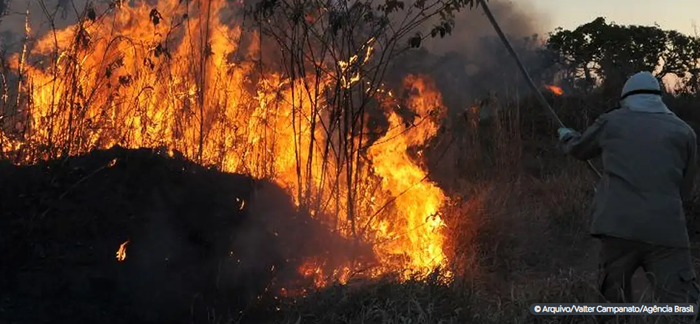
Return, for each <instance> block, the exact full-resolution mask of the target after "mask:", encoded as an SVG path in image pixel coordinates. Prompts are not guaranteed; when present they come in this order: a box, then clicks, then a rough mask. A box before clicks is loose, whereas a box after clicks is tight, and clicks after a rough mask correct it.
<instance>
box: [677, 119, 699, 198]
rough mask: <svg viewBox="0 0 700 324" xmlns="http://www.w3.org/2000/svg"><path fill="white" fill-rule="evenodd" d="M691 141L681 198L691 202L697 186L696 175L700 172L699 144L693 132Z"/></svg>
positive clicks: (689, 142)
mask: <svg viewBox="0 0 700 324" xmlns="http://www.w3.org/2000/svg"><path fill="white" fill-rule="evenodd" d="M690 134H691V139H690V140H689V141H688V161H687V163H686V167H685V170H683V187H682V188H681V198H682V199H683V201H689V200H690V199H691V198H692V197H691V196H692V195H691V193H692V191H693V187H694V186H695V174H696V173H697V171H698V144H697V138H696V135H695V132H693V131H691V132H690Z"/></svg>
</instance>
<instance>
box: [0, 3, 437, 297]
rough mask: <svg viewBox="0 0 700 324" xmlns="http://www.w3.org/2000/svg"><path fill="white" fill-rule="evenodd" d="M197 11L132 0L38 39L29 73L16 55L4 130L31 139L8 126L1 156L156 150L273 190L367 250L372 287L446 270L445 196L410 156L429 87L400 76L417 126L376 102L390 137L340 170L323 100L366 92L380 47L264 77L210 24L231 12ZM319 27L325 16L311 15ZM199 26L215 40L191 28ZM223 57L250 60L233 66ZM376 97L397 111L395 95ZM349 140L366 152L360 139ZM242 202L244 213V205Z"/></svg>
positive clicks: (324, 278)
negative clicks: (15, 93)
mask: <svg viewBox="0 0 700 324" xmlns="http://www.w3.org/2000/svg"><path fill="white" fill-rule="evenodd" d="M188 5H189V7H188ZM96 6H98V5H96ZM203 8H207V6H200V5H199V4H198V1H191V2H182V1H179V0H159V1H158V6H157V11H156V12H155V13H154V9H153V7H152V6H150V5H149V3H148V2H147V1H142V2H137V4H136V5H135V6H133V7H129V6H121V7H114V8H111V9H105V14H104V15H98V16H99V19H96V20H94V21H89V20H88V21H83V22H80V23H78V24H77V25H75V26H69V27H67V28H65V29H62V30H57V31H56V33H51V34H50V35H46V36H44V37H41V38H39V39H38V40H37V41H36V42H35V43H34V47H33V49H32V52H33V53H32V55H31V56H27V57H40V56H43V57H42V58H41V60H40V61H39V62H40V63H41V64H29V63H31V62H28V63H25V60H24V59H23V58H24V55H23V54H22V55H16V56H15V57H13V59H12V60H11V65H12V68H13V70H15V71H21V72H22V73H23V74H24V75H25V76H26V77H25V78H24V81H23V83H22V85H21V90H22V94H23V97H22V98H23V102H24V103H23V105H25V106H27V107H26V108H27V109H18V111H22V112H23V115H17V116H13V117H12V118H5V119H6V120H3V122H4V123H7V125H12V126H13V127H14V125H15V122H16V123H22V122H26V125H28V126H27V127H28V129H29V130H30V131H29V132H28V133H26V134H23V135H22V136H13V135H12V134H9V131H8V129H9V128H10V127H5V128H0V144H2V147H1V148H0V149H2V151H3V152H4V153H7V154H10V153H12V152H19V151H26V150H31V149H32V148H37V150H38V148H44V147H55V148H59V149H55V150H53V151H37V153H36V154H32V155H26V156H23V159H24V160H23V161H24V162H26V163H31V162H34V161H36V160H38V159H44V158H50V157H55V156H56V155H57V154H58V153H57V152H67V153H68V154H70V155H76V154H81V153H85V152H87V151H89V150H92V149H95V148H108V147H111V146H113V145H117V144H118V145H121V146H124V147H128V148H140V147H149V148H161V147H164V148H167V152H168V155H170V156H173V155H174V153H173V152H174V151H178V152H181V153H182V155H184V156H185V157H186V158H188V159H191V160H193V161H196V162H198V163H201V164H203V165H217V166H219V167H220V169H221V170H223V171H226V172H235V173H245V174H248V175H251V176H252V177H255V178H265V179H272V180H273V181H274V182H276V183H277V184H278V185H280V186H281V187H283V188H284V189H285V190H286V191H287V192H288V193H289V194H290V195H291V196H292V197H293V198H294V202H295V204H296V205H297V206H302V205H304V206H305V207H306V208H307V209H309V210H310V213H311V214H312V215H314V217H317V218H318V219H320V220H321V221H323V223H325V224H329V226H333V227H335V228H333V229H334V230H336V231H337V232H338V233H341V235H344V236H345V237H348V238H353V239H356V238H357V239H359V240H361V241H363V242H366V243H369V244H372V247H373V252H374V254H375V257H376V259H377V260H379V266H377V267H376V268H375V269H374V270H373V271H370V276H376V275H379V274H382V273H386V272H402V273H403V274H402V277H403V278H407V277H408V276H409V275H410V274H424V275H427V273H428V272H429V271H431V270H433V268H435V267H444V266H446V265H447V261H448V260H447V257H446V255H445V253H444V251H443V245H444V244H445V240H446V239H445V235H444V234H443V233H442V228H443V227H444V226H445V223H444V222H443V220H442V217H441V215H440V211H441V208H442V206H443V203H444V201H445V199H446V197H445V194H444V192H443V191H442V190H441V189H440V188H439V187H438V186H437V185H436V184H435V183H432V182H431V181H429V180H428V179H427V171H426V170H427V168H426V166H425V165H424V163H425V161H424V159H423V157H422V156H420V155H419V156H418V157H413V156H411V155H410V154H409V150H410V149H412V148H415V147H419V148H420V147H421V146H424V145H426V144H427V143H428V141H429V140H430V139H431V138H432V137H434V136H435V135H436V133H437V130H438V127H439V124H438V118H439V117H440V116H442V115H443V114H444V110H445V108H444V106H443V104H442V98H441V96H440V93H439V92H438V91H437V90H436V88H435V85H434V84H433V83H432V82H431V81H430V80H429V79H427V78H425V77H419V76H409V77H407V78H406V79H405V81H404V86H405V87H408V88H411V89H412V90H414V91H413V92H414V94H411V95H409V96H408V101H407V106H408V107H407V108H408V109H410V110H411V111H413V112H414V113H415V114H416V116H417V117H416V120H414V124H413V125H408V126H407V125H406V124H405V123H404V122H403V120H402V118H401V117H400V116H399V115H398V114H396V113H394V112H393V111H391V110H390V108H391V107H388V106H389V105H388V104H384V105H383V106H384V107H383V108H385V109H386V113H385V114H386V116H387V118H388V119H389V124H390V127H389V131H388V132H387V133H386V134H385V135H384V136H383V137H382V138H381V139H379V140H377V141H376V143H374V144H373V145H372V146H370V148H369V150H368V151H367V152H366V156H364V157H363V159H357V160H358V161H360V162H358V165H350V166H348V165H347V164H346V163H345V161H343V159H342V157H340V156H336V157H332V158H329V157H328V155H329V154H331V155H332V154H337V153H335V152H342V144H341V143H338V141H339V138H340V139H342V138H343V131H342V130H337V127H336V128H335V129H336V130H331V131H329V130H328V128H326V125H331V124H333V123H335V122H336V121H334V120H332V118H333V117H331V115H330V113H327V111H330V110H331V109H330V107H331V106H332V105H333V103H329V102H327V100H328V99H327V98H329V97H332V96H333V95H334V94H333V93H334V90H333V87H334V85H335V84H336V83H337V82H336V81H338V80H340V83H341V86H342V87H343V88H346V89H351V88H353V87H354V88H360V87H359V86H357V85H364V84H365V83H364V82H365V81H366V80H363V78H365V76H364V75H363V74H362V73H361V72H362V66H363V65H364V64H367V63H368V62H369V61H370V56H371V55H372V53H373V50H374V49H373V46H379V45H380V44H379V43H377V44H376V45H375V41H374V39H368V40H367V42H366V43H365V45H363V46H361V48H360V49H359V50H358V52H357V53H356V54H352V55H348V57H347V58H346V59H344V60H338V61H337V62H335V63H324V64H329V65H332V66H329V68H326V69H317V70H318V71H338V72H333V73H337V74H331V73H330V72H324V73H329V74H328V75H326V74H324V75H320V76H316V75H312V73H308V75H307V76H305V77H304V78H301V77H298V78H296V79H291V78H288V77H286V76H285V75H283V74H282V73H281V72H275V71H273V72H267V73H264V74H263V75H261V74H262V73H261V69H260V67H259V65H257V63H256V61H255V59H254V58H257V57H258V55H257V54H258V53H259V51H260V48H259V47H260V44H259V42H258V41H253V42H246V41H243V36H245V35H247V34H245V33H247V32H246V31H245V30H244V29H243V28H242V27H241V25H236V24H233V23H231V22H228V21H227V22H226V23H224V22H222V21H221V20H220V19H221V18H222V17H230V15H227V14H224V13H225V10H230V8H227V1H225V0H212V1H211V9H209V10H210V12H208V13H207V12H202V10H207V9H203ZM207 17H211V18H207ZM185 19H186V20H187V22H186V23H183V22H184V20H185ZM322 19H324V18H323V15H322V14H319V15H318V16H314V17H313V20H314V21H320V20H322ZM320 25H322V24H320ZM197 26H199V27H197ZM204 26H209V27H207V30H209V31H211V32H210V33H204V32H200V31H197V32H193V31H190V30H187V28H195V29H196V28H202V30H204V28H205V27H204ZM28 30H29V28H28ZM248 36H250V35H248ZM253 36H254V35H253ZM168 37H177V41H173V40H172V39H169V38H168ZM251 38H253V39H257V38H256V37H251ZM136 40H138V41H136ZM56 44H57V45H58V49H57V53H58V55H54V53H56ZM240 44H248V45H247V46H246V47H243V46H242V45H240ZM233 54H236V55H235V56H236V57H243V58H245V57H250V58H251V59H250V60H246V59H243V60H240V61H239V60H236V61H235V63H234V62H233V60H232V59H231V57H233V56H234V55H233ZM319 73H320V72H319ZM309 84H318V89H319V91H318V93H317V94H314V91H308V89H307V88H306V86H308V85H309ZM323 89H330V90H323ZM378 93H380V95H379V96H380V97H381V96H386V97H387V98H379V99H382V100H384V99H386V100H385V101H387V102H390V103H392V107H394V106H395V102H394V101H395V100H394V99H392V98H393V97H392V93H391V91H387V90H384V89H382V91H379V92H378ZM319 125H323V126H319ZM331 129H333V128H331ZM360 131H362V130H360ZM348 142H349V143H351V144H352V145H354V147H364V146H365V145H366V144H367V143H366V139H365V142H360V140H359V139H350V140H348ZM318 143H328V147H329V149H328V150H326V151H325V152H324V150H323V149H322V148H318V146H319V145H318ZM328 152H333V153H328ZM349 154H350V155H352V154H355V153H353V152H350V153H349ZM363 154H364V153H363ZM351 174H352V175H353V176H352V177H350V179H351V180H348V179H349V177H348V175H351ZM348 181H353V182H356V184H355V183H348ZM238 203H239V205H238V206H239V208H240V209H243V208H244V206H245V204H246V203H245V201H243V200H240V201H238ZM351 224H352V225H351ZM128 242H129V241H126V242H124V243H123V244H122V246H121V247H120V249H119V251H118V252H117V259H118V260H119V261H123V260H124V259H125V258H126V244H127V243H128ZM348 258H349V256H348ZM359 266H366V265H358V264H355V263H354V262H353V261H351V260H348V261H347V262H345V264H341V265H332V266H331V267H332V269H327V267H329V265H328V264H327V263H326V262H323V261H322V260H316V259H313V260H308V261H307V262H306V263H305V264H304V265H303V266H302V267H300V268H299V272H300V273H301V274H303V275H306V276H309V277H313V278H314V281H315V282H316V283H315V284H316V285H317V286H324V285H326V284H327V283H328V281H330V280H335V281H339V282H345V281H346V280H347V279H348V277H349V276H350V273H351V272H352V271H351V270H355V268H356V267H359Z"/></svg>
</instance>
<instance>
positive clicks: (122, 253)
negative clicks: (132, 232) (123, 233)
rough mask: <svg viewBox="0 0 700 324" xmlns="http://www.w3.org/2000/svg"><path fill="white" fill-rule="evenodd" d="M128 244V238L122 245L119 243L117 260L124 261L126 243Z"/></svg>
mask: <svg viewBox="0 0 700 324" xmlns="http://www.w3.org/2000/svg"><path fill="white" fill-rule="evenodd" d="M127 244H129V241H128V240H127V241H126V242H124V243H122V244H121V245H119V250H117V261H119V262H124V260H126V245H127Z"/></svg>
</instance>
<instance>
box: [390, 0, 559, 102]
mask: <svg viewBox="0 0 700 324" xmlns="http://www.w3.org/2000/svg"><path fill="white" fill-rule="evenodd" d="M488 5H489V8H490V9H491V11H492V12H493V14H494V16H495V17H496V20H497V21H498V23H499V26H500V27H501V29H502V30H503V31H504V33H505V34H506V35H507V36H508V38H509V40H510V42H511V44H512V45H513V47H514V48H515V49H516V51H517V52H518V54H519V56H520V59H521V60H522V61H523V62H524V63H525V65H526V67H527V69H528V70H530V72H531V74H532V76H533V78H534V79H536V80H537V79H538V77H539V76H540V75H541V74H542V68H543V67H544V65H543V60H542V58H541V56H540V55H538V52H537V50H538V49H539V48H541V46H540V45H541V41H542V40H543V38H542V35H543V34H544V33H545V28H544V26H548V17H547V16H546V15H544V14H542V13H540V12H536V11H534V9H532V8H531V7H530V6H528V4H527V2H522V1H520V2H517V3H515V2H510V1H501V0H498V1H495V0H491V1H489V3H488ZM454 21H455V27H454V29H453V30H452V32H451V34H449V35H446V36H445V37H444V38H440V37H439V36H438V37H435V38H428V39H427V40H425V41H424V42H423V44H422V45H421V48H419V49H414V50H411V51H409V53H408V54H407V55H404V56H403V57H401V58H399V59H398V60H396V62H394V64H393V69H392V71H393V72H392V74H391V76H390V77H393V80H392V81H394V82H396V81H398V80H399V79H400V77H401V75H405V74H406V73H421V74H427V75H429V76H431V77H433V79H434V80H435V81H436V83H437V86H438V88H439V89H440V91H441V92H442V94H443V101H444V103H445V105H446V106H447V107H448V108H450V111H451V112H453V113H459V112H462V111H463V110H464V109H466V108H468V107H471V106H473V105H478V103H479V102H480V101H481V100H483V99H485V98H487V97H492V98H493V97H500V98H507V97H509V98H514V97H517V96H519V95H521V94H523V93H524V92H525V91H527V90H526V88H525V87H526V84H525V83H524V79H523V78H522V75H521V72H520V71H519V70H518V69H517V66H516V65H515V63H514V60H513V58H512V57H511V56H510V54H509V53H508V52H507V50H506V48H505V46H504V45H503V43H502V42H501V40H500V39H499V38H498V36H497V34H496V32H495V31H494V28H493V26H492V25H491V23H490V22H489V20H488V18H487V17H486V16H485V15H484V13H483V10H482V9H481V8H480V7H479V8H473V9H469V8H465V9H463V10H461V11H460V12H458V13H456V14H455V18H454ZM436 22H437V21H435V22H434V23H436ZM426 28H431V25H428V26H426ZM429 31H430V30H429V29H427V30H425V31H422V32H423V34H427V33H429Z"/></svg>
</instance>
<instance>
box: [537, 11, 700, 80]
mask: <svg viewBox="0 0 700 324" xmlns="http://www.w3.org/2000/svg"><path fill="white" fill-rule="evenodd" d="M546 48H547V49H548V50H549V52H550V53H551V54H552V55H553V57H552V59H553V61H554V62H555V63H557V64H558V65H560V67H561V68H562V70H563V74H564V75H563V78H564V79H565V80H567V81H569V83H571V84H572V85H577V86H578V87H580V88H583V89H585V90H586V91H590V90H591V89H592V88H593V87H594V86H596V85H602V86H603V88H604V89H607V88H611V87H612V88H615V87H619V85H620V84H622V83H624V80H626V78H627V77H628V76H629V75H631V74H633V73H635V72H638V71H651V72H653V73H654V74H655V75H656V76H657V77H658V78H659V79H660V80H661V79H662V78H664V77H665V76H667V75H669V74H672V75H675V76H677V77H679V78H681V79H684V78H685V79H686V80H688V79H687V78H688V77H689V76H690V78H691V80H694V81H693V82H694V84H695V87H697V76H698V74H700V38H697V37H692V36H689V35H685V34H682V33H680V32H678V31H675V30H662V29H661V28H659V26H635V25H628V26H623V25H618V24H615V23H608V22H606V21H605V19H604V18H602V17H601V18H597V19H595V20H593V21H591V22H589V23H587V24H584V25H581V26H579V27H578V28H576V29H574V30H566V29H562V28H557V29H556V30H555V31H554V32H553V33H551V34H550V37H549V40H548V41H547V42H546Z"/></svg>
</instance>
